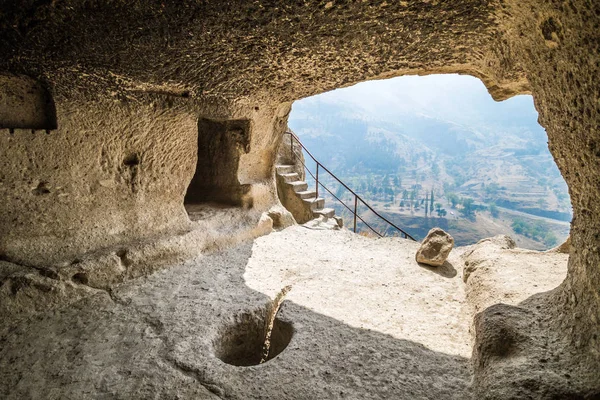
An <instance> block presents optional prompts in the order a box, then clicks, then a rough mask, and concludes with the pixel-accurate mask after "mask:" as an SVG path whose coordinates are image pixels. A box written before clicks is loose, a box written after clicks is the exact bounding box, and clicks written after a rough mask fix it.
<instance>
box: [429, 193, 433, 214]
mask: <svg viewBox="0 0 600 400" xmlns="http://www.w3.org/2000/svg"><path fill="white" fill-rule="evenodd" d="M429 209H430V210H432V211H433V188H431V202H430V203H429Z"/></svg>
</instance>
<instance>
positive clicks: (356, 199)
mask: <svg viewBox="0 0 600 400" xmlns="http://www.w3.org/2000/svg"><path fill="white" fill-rule="evenodd" d="M285 133H286V134H288V135H290V148H291V153H292V157H295V156H294V141H296V142H297V143H298V144H299V145H300V147H301V148H302V149H303V150H304V151H305V152H306V154H308V155H309V156H310V158H312V159H313V161H314V162H315V163H316V165H317V168H316V172H315V174H313V173H312V171H311V170H310V169H309V168H308V167H307V166H306V164H305V163H304V162H303V161H302V160H299V161H300V162H301V164H302V166H303V167H304V169H306V171H307V172H308V173H309V174H310V176H312V177H313V179H314V180H315V192H316V197H317V198H318V197H319V186H321V187H322V188H323V189H325V190H326V191H327V192H328V193H329V194H330V195H331V196H332V197H333V198H334V199H336V200H337V201H338V202H339V203H341V204H342V205H343V206H344V207H346V209H348V211H350V212H351V213H352V215H353V216H354V233H356V222H357V219H358V220H360V221H361V222H362V223H363V224H365V226H366V227H368V228H369V229H370V230H371V231H373V232H374V233H375V234H376V235H377V236H379V237H384V236H385V234H386V233H387V231H388V229H389V227H391V228H393V229H395V230H397V231H398V232H400V236H401V237H404V238H406V239H411V240H415V238H413V237H412V236H410V235H409V234H408V233H407V232H406V231H404V230H403V229H401V228H399V227H398V226H396V225H395V224H394V223H392V222H390V221H389V220H388V219H387V218H385V217H384V216H382V215H380V214H379V213H378V212H377V211H375V210H374V209H373V207H371V206H370V205H369V204H368V203H367V202H366V201H364V200H363V199H362V198H361V197H360V196H359V195H358V194H356V192H355V191H354V190H352V189H350V188H349V187H348V186H347V185H346V184H345V183H344V182H342V181H341V180H340V179H339V178H338V177H337V176H335V174H334V173H333V172H331V171H329V170H328V169H327V168H326V167H325V166H324V165H323V164H321V163H320V162H319V160H317V159H316V158H315V156H313V155H312V154H311V152H310V151H309V150H308V149H307V148H306V147H304V145H303V144H302V142H301V141H300V139H299V138H298V136H296V135H295V134H294V133H293V132H291V131H287V132H285ZM320 169H322V170H323V171H325V172H327V173H328V174H329V175H330V176H331V177H332V178H333V179H335V180H336V181H337V182H338V183H339V184H340V185H342V186H343V187H344V188H346V190H348V191H349V192H350V193H352V195H353V196H354V210H353V209H352V208H350V207H349V206H348V205H347V204H346V203H345V202H344V201H342V200H341V199H340V198H339V197H337V196H336V195H335V194H333V193H332V192H331V190H329V189H328V188H327V186H325V185H324V184H323V182H322V180H321V181H319V170H320ZM359 201H360V202H361V203H362V204H363V205H365V206H366V207H367V208H368V209H369V210H370V211H371V212H372V213H373V214H375V216H377V217H379V219H381V220H382V221H384V222H386V223H387V224H388V225H389V227H388V229H386V230H385V232H383V234H382V233H379V232H378V231H377V230H375V229H374V228H373V227H372V226H371V225H369V224H368V223H367V221H365V220H364V219H363V218H362V217H361V216H360V215H358V204H359V203H358V202H359Z"/></svg>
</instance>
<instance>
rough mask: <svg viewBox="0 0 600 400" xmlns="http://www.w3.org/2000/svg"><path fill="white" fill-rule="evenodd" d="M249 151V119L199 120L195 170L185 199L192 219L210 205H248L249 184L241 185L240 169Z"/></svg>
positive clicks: (185, 204)
mask: <svg viewBox="0 0 600 400" xmlns="http://www.w3.org/2000/svg"><path fill="white" fill-rule="evenodd" d="M249 148H250V121H249V120H245V119H238V120H224V121H222V120H213V119H208V118H200V119H199V120H198V146H197V162H196V169H195V172H194V176H193V178H192V180H191V182H190V184H189V186H188V188H187V191H186V194H185V198H184V206H185V208H186V210H187V211H188V214H189V215H190V216H191V215H192V214H194V213H195V212H198V211H199V210H201V209H202V208H204V207H205V206H207V205H210V206H220V207H230V206H233V207H240V206H247V204H245V195H246V193H247V192H248V190H249V185H246V184H241V183H240V181H239V179H238V168H239V163H240V157H241V156H242V155H243V154H245V153H248V151H249Z"/></svg>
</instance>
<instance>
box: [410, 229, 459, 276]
mask: <svg viewBox="0 0 600 400" xmlns="http://www.w3.org/2000/svg"><path fill="white" fill-rule="evenodd" d="M453 247H454V238H453V237H452V236H450V234H448V232H446V231H444V230H443V229H441V228H432V229H431V230H430V231H429V232H428V233H427V236H425V239H423V242H422V243H421V247H419V250H417V254H416V255H415V258H416V260H417V262H420V263H423V264H427V265H431V266H433V267H441V266H442V265H444V262H446V259H447V258H448V255H449V254H450V252H451V251H452V248H453Z"/></svg>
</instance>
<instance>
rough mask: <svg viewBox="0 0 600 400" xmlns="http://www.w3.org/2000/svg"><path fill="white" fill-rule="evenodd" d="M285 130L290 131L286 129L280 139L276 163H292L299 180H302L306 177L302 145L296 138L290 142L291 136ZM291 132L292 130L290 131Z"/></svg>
mask: <svg viewBox="0 0 600 400" xmlns="http://www.w3.org/2000/svg"><path fill="white" fill-rule="evenodd" d="M287 132H292V131H291V130H290V129H289V128H287V129H286V133H285V134H284V135H283V137H282V139H281V144H280V145H279V147H278V148H277V159H276V160H275V162H276V163H277V164H278V165H292V166H293V167H294V172H295V173H297V174H298V176H299V177H300V180H301V181H303V180H304V178H305V177H306V170H305V169H304V164H305V162H306V160H305V159H304V153H303V151H302V146H300V143H298V141H297V140H296V139H294V141H293V142H292V136H291V135H290V134H288V133H287ZM292 134H293V132H292Z"/></svg>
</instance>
